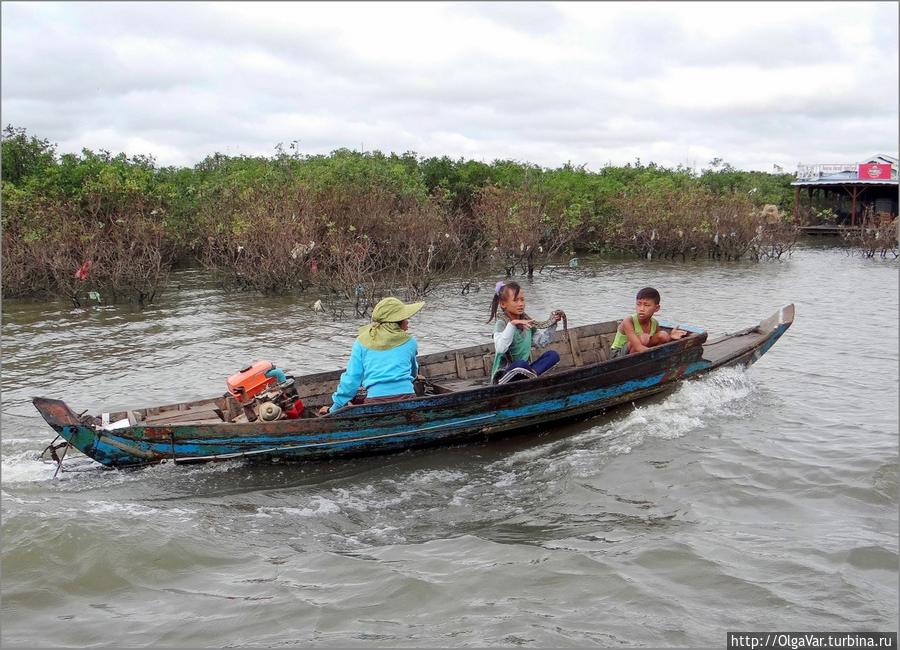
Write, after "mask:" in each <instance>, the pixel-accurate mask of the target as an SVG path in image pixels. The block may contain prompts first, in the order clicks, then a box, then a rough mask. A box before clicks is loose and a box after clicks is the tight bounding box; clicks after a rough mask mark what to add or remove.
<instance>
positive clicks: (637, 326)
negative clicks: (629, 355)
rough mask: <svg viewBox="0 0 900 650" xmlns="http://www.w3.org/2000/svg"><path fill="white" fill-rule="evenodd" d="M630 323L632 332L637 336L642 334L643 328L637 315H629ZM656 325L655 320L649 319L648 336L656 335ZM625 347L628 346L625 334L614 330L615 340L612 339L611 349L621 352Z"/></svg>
mask: <svg viewBox="0 0 900 650" xmlns="http://www.w3.org/2000/svg"><path fill="white" fill-rule="evenodd" d="M631 323H632V324H633V325H634V331H635V332H636V333H637V335H638V336H640V335H641V334H643V333H644V328H643V327H641V321H639V320H638V317H637V314H632V315H631ZM657 325H658V323H657V322H656V319H655V318H651V319H650V336H653V335H654V334H656V326H657ZM626 345H628V337H627V336H625V332H621V331H619V330H616V338H615V339H613V343H612V349H613V350H621V349H622V348H624V347H625V346H626Z"/></svg>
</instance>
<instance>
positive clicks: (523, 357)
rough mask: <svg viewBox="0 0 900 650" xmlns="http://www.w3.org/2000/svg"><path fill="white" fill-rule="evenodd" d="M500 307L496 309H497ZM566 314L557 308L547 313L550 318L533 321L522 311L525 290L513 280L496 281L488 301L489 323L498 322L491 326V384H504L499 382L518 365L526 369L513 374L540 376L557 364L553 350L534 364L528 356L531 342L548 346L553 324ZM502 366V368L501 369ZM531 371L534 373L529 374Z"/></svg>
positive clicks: (557, 358)
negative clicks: (490, 300) (495, 320)
mask: <svg viewBox="0 0 900 650" xmlns="http://www.w3.org/2000/svg"><path fill="white" fill-rule="evenodd" d="M498 307H499V312H498ZM565 316H566V315H565V313H564V312H563V311H562V310H559V309H557V310H556V311H554V312H553V313H551V314H550V318H549V319H547V320H545V321H541V322H535V321H533V320H532V319H531V318H530V317H529V316H528V315H527V314H526V313H525V292H524V291H522V287H520V286H519V285H518V283H516V282H498V283H497V286H496V287H495V290H494V300H493V301H492V302H491V317H490V318H489V319H488V323H490V322H491V321H492V320H494V318H496V319H497V324H496V325H495V326H494V353H495V354H494V365H493V366H492V367H491V383H492V384H496V383H498V382H500V383H506V382H505V381H501V380H503V379H504V377H506V375H507V373H509V372H510V371H511V370H513V369H514V368H520V369H522V370H523V371H525V372H519V373H515V374H520V375H522V376H521V377H519V378H520V379H521V378H522V377H528V376H535V375H542V374H544V373H545V372H547V371H548V370H550V368H552V367H553V366H555V365H556V364H557V363H559V354H558V353H557V352H556V351H555V350H547V351H546V352H544V354H542V355H541V356H540V357H538V358H537V359H535V361H534V363H528V358H529V356H530V355H531V344H532V342H533V343H534V344H535V345H536V346H537V347H540V348H542V347H544V346H546V345H549V343H550V341H551V339H552V338H553V332H554V331H555V330H556V324H557V323H558V322H559V321H560V320H562V319H563V318H565ZM501 366H503V368H502V369H501ZM532 373H533V374H532ZM513 376H514V375H509V377H507V380H512V378H513Z"/></svg>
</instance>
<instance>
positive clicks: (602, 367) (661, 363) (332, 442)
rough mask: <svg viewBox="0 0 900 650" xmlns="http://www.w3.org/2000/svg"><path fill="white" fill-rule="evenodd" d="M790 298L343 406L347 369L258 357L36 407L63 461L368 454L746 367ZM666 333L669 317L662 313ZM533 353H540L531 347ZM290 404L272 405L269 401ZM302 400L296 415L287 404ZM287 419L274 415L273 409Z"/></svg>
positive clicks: (601, 331) (455, 368)
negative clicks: (132, 396)
mask: <svg viewBox="0 0 900 650" xmlns="http://www.w3.org/2000/svg"><path fill="white" fill-rule="evenodd" d="M793 320H794V305H793V304H790V305H786V306H784V307H782V308H781V309H780V310H779V311H777V312H776V313H775V314H773V315H772V316H770V317H769V318H767V319H765V320H763V321H761V322H759V323H758V324H756V325H753V326H750V327H747V328H745V329H743V330H740V331H738V332H735V333H733V334H726V335H724V336H721V337H719V338H717V339H714V340H711V341H709V340H707V334H706V332H704V331H703V330H702V329H700V328H697V327H692V326H686V325H679V326H678V327H679V328H680V329H682V330H687V331H688V335H687V336H685V337H683V338H681V339H679V340H675V341H672V342H670V343H666V344H664V345H660V346H657V347H653V348H651V349H649V350H647V351H646V352H641V353H636V354H629V355H627V356H624V357H619V358H615V359H611V358H610V347H611V344H612V341H613V338H614V336H615V332H616V328H617V326H618V321H607V322H603V323H596V324H592V325H584V326H581V327H578V328H573V329H571V330H567V331H563V332H556V333H555V334H554V340H553V342H552V343H551V344H550V346H549V347H550V348H551V349H554V350H556V351H557V352H558V353H559V355H560V362H559V364H558V365H557V366H556V367H554V368H553V369H552V370H551V371H549V372H547V373H545V374H543V375H540V376H538V377H536V378H531V379H523V380H520V381H514V382H510V383H506V384H500V385H496V384H495V385H491V384H490V383H489V375H490V370H491V363H492V361H493V354H494V348H493V345H491V344H485V345H476V346H471V347H467V348H460V349H457V350H451V351H448V352H438V353H435V354H429V355H424V356H420V357H418V363H419V372H420V374H421V375H422V376H424V378H425V379H424V381H423V382H421V384H420V385H419V386H418V387H417V391H416V392H417V396H416V397H415V398H410V399H406V400H402V401H394V402H382V403H363V404H360V405H348V406H345V407H343V408H341V409H339V410H337V411H335V412H334V413H332V414H331V415H329V416H327V417H317V416H316V415H315V413H316V410H317V409H318V408H319V407H321V406H323V405H326V404H328V403H329V402H330V398H331V394H332V391H333V390H334V387H335V385H336V384H337V381H338V379H339V377H340V375H341V372H342V371H341V370H335V371H330V372H322V373H316V374H310V375H304V376H300V377H296V378H288V379H286V380H285V381H282V382H281V383H278V384H275V383H274V382H271V383H267V384H266V385H264V386H261V387H257V389H258V390H259V392H258V393H256V394H254V395H253V396H252V397H251V396H249V395H250V394H249V393H247V394H246V395H244V397H245V399H241V396H242V393H241V392H240V390H241V388H246V386H247V385H248V384H252V379H253V377H259V374H258V373H257V374H254V367H253V366H251V367H250V368H247V369H245V371H246V372H245V373H244V374H245V375H246V376H244V377H242V379H244V380H246V382H245V385H243V386H242V387H239V388H236V389H235V390H230V392H229V393H226V394H225V395H223V396H221V397H215V398H211V399H205V400H195V401H188V402H180V403H177V404H168V405H164V406H155V407H146V408H136V409H131V410H127V411H120V412H116V413H108V414H106V413H104V414H101V415H99V416H95V415H88V414H81V415H76V414H75V412H73V411H72V409H70V408H69V407H68V406H67V405H66V403H65V402H63V401H60V400H56V399H47V398H43V397H36V398H34V399H33V403H34V406H35V408H37V410H38V411H39V412H40V413H41V415H42V416H43V418H44V419H45V420H46V421H47V423H48V424H49V425H50V426H51V427H53V429H54V430H55V431H56V432H57V433H58V434H59V436H61V437H62V438H63V439H64V440H65V441H66V443H62V444H61V445H59V446H57V447H54V446H53V445H51V447H49V448H48V449H50V450H51V451H52V453H53V456H54V458H56V459H57V460H58V461H59V462H60V464H61V462H62V459H61V458H60V457H59V456H58V455H57V451H58V450H59V449H62V450H63V454H64V451H65V449H66V448H67V443H68V444H70V445H71V446H73V447H75V448H76V449H78V450H79V451H81V452H83V453H84V454H85V455H87V456H89V457H90V458H93V459H94V460H96V461H98V462H100V463H102V464H103V465H107V466H110V467H133V466H140V465H149V464H156V463H162V462H173V463H195V462H206V461H214V460H226V459H233V458H241V457H257V458H262V459H267V460H275V459H286V460H287V459H290V460H306V459H316V458H332V457H339V456H363V455H374V454H379V453H386V452H396V451H402V450H406V449H411V448H416V447H424V446H433V445H446V444H455V443H461V442H465V441H469V440H475V439H478V440H483V439H484V438H485V437H490V436H494V435H499V434H507V433H510V432H514V431H520V430H524V429H529V428H533V427H535V426H537V425H548V424H551V423H554V422H561V421H565V420H570V419H575V418H582V417H586V416H590V415H595V414H599V413H602V412H603V411H605V410H607V409H609V408H611V407H613V406H616V405H618V404H622V403H626V402H633V401H637V400H639V399H643V398H646V397H649V396H651V395H654V394H656V393H659V392H661V391H663V390H666V389H668V388H671V387H672V386H674V385H675V384H677V383H678V382H680V381H682V380H684V379H689V378H694V377H697V376H700V375H702V374H705V373H707V372H709V371H711V370H714V369H716V368H721V367H725V366H735V365H744V366H749V365H751V364H752V363H754V362H755V361H756V360H757V359H759V358H760V357H761V356H762V355H763V354H765V352H766V351H767V350H768V349H769V348H770V347H771V346H772V345H773V344H774V343H775V341H777V340H778V339H779V338H780V337H781V335H782V334H784V332H785V331H787V329H788V328H789V327H790V326H791V323H793ZM660 326H661V328H662V329H664V330H667V331H671V330H672V329H673V328H674V327H675V324H674V323H670V322H667V321H664V320H661V321H660ZM532 353H533V355H534V354H535V352H534V351H532ZM278 403H280V404H283V405H285V407H286V408H285V409H282V408H281V407H278V408H270V406H269V405H272V404H278ZM287 407H290V408H293V409H295V410H294V412H293V414H292V415H293V416H294V417H293V419H286V418H287V414H285V413H284V412H283V411H284V410H287ZM273 415H274V417H280V418H281V419H273V420H271V421H269V420H267V419H266V418H269V417H273Z"/></svg>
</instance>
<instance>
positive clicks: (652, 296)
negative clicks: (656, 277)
mask: <svg viewBox="0 0 900 650" xmlns="http://www.w3.org/2000/svg"><path fill="white" fill-rule="evenodd" d="M635 300H652V301H653V302H655V303H656V304H657V305H658V304H659V291H657V290H656V289H654V288H653V287H644V288H643V289H641V290H640V291H638V292H637V298H635Z"/></svg>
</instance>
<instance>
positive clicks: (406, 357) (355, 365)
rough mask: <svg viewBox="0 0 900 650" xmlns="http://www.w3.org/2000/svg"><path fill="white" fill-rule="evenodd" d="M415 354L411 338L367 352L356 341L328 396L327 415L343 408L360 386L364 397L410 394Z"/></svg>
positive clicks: (413, 339)
mask: <svg viewBox="0 0 900 650" xmlns="http://www.w3.org/2000/svg"><path fill="white" fill-rule="evenodd" d="M416 354H418V345H417V344H416V339H415V337H412V338H410V339H409V340H408V341H407V342H406V343H402V344H400V345H398V346H397V347H395V348H391V349H390V350H370V349H369V348H367V347H366V346H364V345H363V344H362V343H360V342H359V339H357V340H356V341H354V342H353V349H352V350H351V351H350V360H349V361H347V369H346V370H345V371H344V372H343V374H342V375H341V379H340V381H339V382H338V387H337V390H336V391H335V392H334V394H333V395H332V396H331V402H332V404H331V409H329V413H334V412H335V411H336V410H338V409H339V408H341V407H342V406H346V405H347V404H348V403H349V402H350V400H352V399H353V398H354V397H355V396H356V391H357V390H359V388H360V386H361V387H363V388H365V389H366V391H367V396H368V397H389V396H391V395H406V394H408V393H414V392H415V389H414V388H413V381H414V380H415V378H416V375H417V374H418V372H419V364H418V363H417V362H416Z"/></svg>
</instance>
